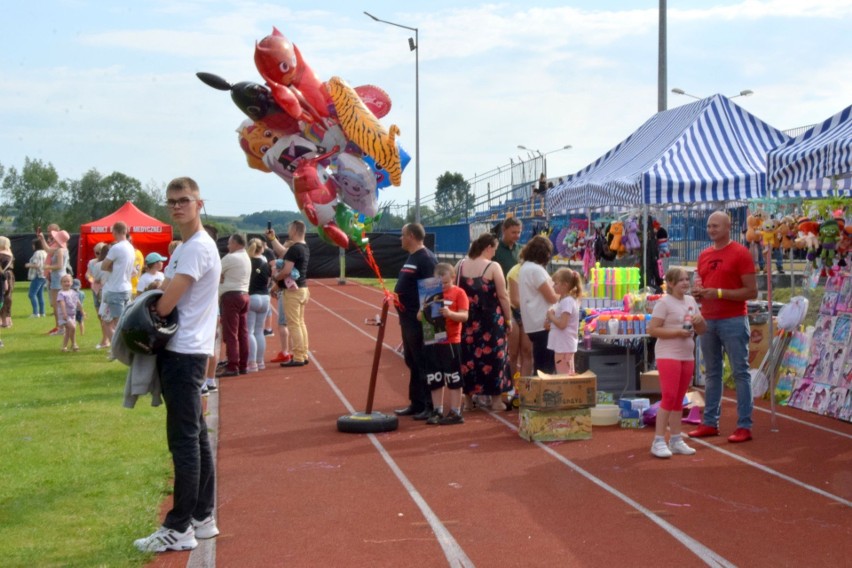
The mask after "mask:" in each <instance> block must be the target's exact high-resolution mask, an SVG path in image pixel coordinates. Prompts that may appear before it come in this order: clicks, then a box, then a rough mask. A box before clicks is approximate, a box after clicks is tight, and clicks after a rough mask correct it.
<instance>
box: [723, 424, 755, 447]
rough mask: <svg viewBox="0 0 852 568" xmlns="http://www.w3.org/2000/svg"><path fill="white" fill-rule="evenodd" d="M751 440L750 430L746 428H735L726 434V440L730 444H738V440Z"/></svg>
mask: <svg viewBox="0 0 852 568" xmlns="http://www.w3.org/2000/svg"><path fill="white" fill-rule="evenodd" d="M749 440H751V430H749V429H748V428H737V429H736V430H734V433H733V434H731V435H730V436H728V441H729V442H731V443H732V444H739V443H740V442H748V441H749Z"/></svg>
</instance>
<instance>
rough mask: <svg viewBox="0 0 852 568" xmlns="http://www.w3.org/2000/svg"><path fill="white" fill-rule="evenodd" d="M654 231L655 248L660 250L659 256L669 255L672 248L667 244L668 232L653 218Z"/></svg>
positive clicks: (666, 256) (665, 256)
mask: <svg viewBox="0 0 852 568" xmlns="http://www.w3.org/2000/svg"><path fill="white" fill-rule="evenodd" d="M654 231H655V235H656V237H657V250H659V252H660V258H668V257H670V256H671V255H672V250H671V248H670V246H669V232H668V231H666V228H665V227H663V226H662V225H660V222H659V221H657V220H656V219H654Z"/></svg>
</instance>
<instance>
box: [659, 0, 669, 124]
mask: <svg viewBox="0 0 852 568" xmlns="http://www.w3.org/2000/svg"><path fill="white" fill-rule="evenodd" d="M658 51H659V55H658V57H659V59H658V62H657V112H662V111H664V110H666V107H667V106H668V101H667V94H666V74H667V73H668V70H667V68H666V0H660V39H659V47H658Z"/></svg>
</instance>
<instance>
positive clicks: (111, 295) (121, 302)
mask: <svg viewBox="0 0 852 568" xmlns="http://www.w3.org/2000/svg"><path fill="white" fill-rule="evenodd" d="M101 301H102V302H104V303H105V304H106V305H107V306H109V319H107V318H104V321H112V320H117V319H118V318H120V317H121V314H122V313H124V308H126V307H127V304H129V303H130V292H129V291H127V292H106V291H103V298H102V299H101Z"/></svg>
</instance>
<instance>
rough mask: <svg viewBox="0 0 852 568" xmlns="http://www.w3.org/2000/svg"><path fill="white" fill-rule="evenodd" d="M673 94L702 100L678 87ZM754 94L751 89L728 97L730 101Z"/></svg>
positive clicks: (673, 90)
mask: <svg viewBox="0 0 852 568" xmlns="http://www.w3.org/2000/svg"><path fill="white" fill-rule="evenodd" d="M672 92H673V93H674V94H676V95H683V96H685V97H692V98H693V99H696V100H699V101H700V100H701V97H696V96H695V95H693V94H691V93H687V92H686V91H684V90H683V89H678V88H677V87H675V88H674V89H672ZM753 94H754V91H752V90H751V89H743V90H742V91H740V92H739V93H737V94H736V95H734V96H733V97H728V98H729V99H735V98H737V97H750V96H751V95H753Z"/></svg>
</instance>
